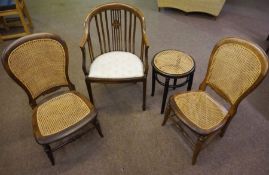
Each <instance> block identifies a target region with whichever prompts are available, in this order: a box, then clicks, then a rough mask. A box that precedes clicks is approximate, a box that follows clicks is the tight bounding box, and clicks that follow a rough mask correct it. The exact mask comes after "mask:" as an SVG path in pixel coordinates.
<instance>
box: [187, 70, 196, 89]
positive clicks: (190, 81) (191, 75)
mask: <svg viewBox="0 0 269 175" xmlns="http://www.w3.org/2000/svg"><path fill="white" fill-rule="evenodd" d="M193 75H194V72H193V73H191V74H190V75H189V77H188V87H187V91H190V90H191V87H192V82H193Z"/></svg>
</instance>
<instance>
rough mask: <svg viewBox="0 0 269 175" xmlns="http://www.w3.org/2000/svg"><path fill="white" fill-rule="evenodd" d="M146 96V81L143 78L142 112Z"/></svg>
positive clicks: (144, 107) (144, 108)
mask: <svg viewBox="0 0 269 175" xmlns="http://www.w3.org/2000/svg"><path fill="white" fill-rule="evenodd" d="M146 96H147V79H146V78H145V79H144V80H143V106H142V109H143V111H145V110H146Z"/></svg>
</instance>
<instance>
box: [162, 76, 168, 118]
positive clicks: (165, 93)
mask: <svg viewBox="0 0 269 175" xmlns="http://www.w3.org/2000/svg"><path fill="white" fill-rule="evenodd" d="M169 80H170V78H165V85H164V90H163V101H162V109H161V114H163V112H164V108H165V104H166V98H167V94H168V87H169Z"/></svg>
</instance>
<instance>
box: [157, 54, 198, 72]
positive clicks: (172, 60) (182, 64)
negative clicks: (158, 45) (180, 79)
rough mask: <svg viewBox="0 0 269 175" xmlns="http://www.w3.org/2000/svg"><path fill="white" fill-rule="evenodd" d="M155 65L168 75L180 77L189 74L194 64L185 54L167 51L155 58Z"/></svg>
mask: <svg viewBox="0 0 269 175" xmlns="http://www.w3.org/2000/svg"><path fill="white" fill-rule="evenodd" d="M154 65H155V66H156V67H157V68H158V69H159V70H160V71H162V72H165V73H167V74H173V75H180V74H184V73H187V72H189V71H190V70H191V69H192V68H193V66H194V62H193V59H192V58H191V57H190V56H188V55H187V54H185V53H182V52H179V51H176V50H165V51H162V52H160V53H158V54H157V55H156V56H155V58H154Z"/></svg>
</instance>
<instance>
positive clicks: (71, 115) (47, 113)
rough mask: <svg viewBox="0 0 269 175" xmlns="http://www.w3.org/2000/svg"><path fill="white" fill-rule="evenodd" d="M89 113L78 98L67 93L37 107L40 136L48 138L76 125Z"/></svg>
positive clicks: (88, 109)
mask: <svg viewBox="0 0 269 175" xmlns="http://www.w3.org/2000/svg"><path fill="white" fill-rule="evenodd" d="M90 112H91V109H90V108H89V107H88V106H87V104H86V103H85V102H84V101H83V100H82V99H81V98H80V97H79V96H77V95H76V94H74V93H72V92H69V93H65V94H62V95H60V96H57V97H55V98H52V99H50V100H48V101H46V102H45V103H43V104H41V105H40V106H38V108H37V112H36V121H37V125H38V128H39V131H40V133H41V135H42V136H49V135H52V134H55V133H58V132H60V131H62V130H64V129H66V128H68V127H70V126H72V125H74V124H76V123H78V122H79V121H81V120H82V119H83V118H85V117H86V116H87V115H88V114H90Z"/></svg>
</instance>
